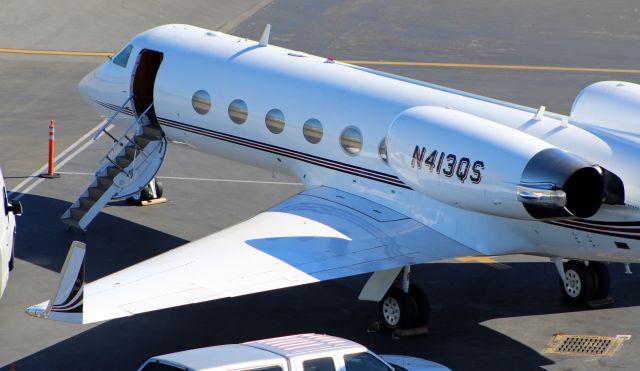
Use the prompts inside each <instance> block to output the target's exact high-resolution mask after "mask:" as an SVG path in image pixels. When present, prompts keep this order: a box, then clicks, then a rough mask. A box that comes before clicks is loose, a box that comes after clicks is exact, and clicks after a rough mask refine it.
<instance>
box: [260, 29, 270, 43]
mask: <svg viewBox="0 0 640 371" xmlns="http://www.w3.org/2000/svg"><path fill="white" fill-rule="evenodd" d="M270 32H271V25H270V24H268V25H267V26H266V27H265V28H264V31H262V37H260V46H267V45H269V33H270Z"/></svg>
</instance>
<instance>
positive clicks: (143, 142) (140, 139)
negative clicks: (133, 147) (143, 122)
mask: <svg viewBox="0 0 640 371" xmlns="http://www.w3.org/2000/svg"><path fill="white" fill-rule="evenodd" d="M158 139H160V138H154V137H150V136H148V135H144V134H143V135H136V136H135V137H134V138H133V141H134V142H136V144H137V145H139V146H140V147H142V148H144V147H146V146H147V144H149V143H150V142H153V141H154V140H158Z"/></svg>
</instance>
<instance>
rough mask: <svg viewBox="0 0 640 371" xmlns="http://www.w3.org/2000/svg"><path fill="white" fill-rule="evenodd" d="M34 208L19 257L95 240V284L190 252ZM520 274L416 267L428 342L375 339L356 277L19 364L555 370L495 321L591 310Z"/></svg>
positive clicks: (101, 331)
mask: <svg viewBox="0 0 640 371" xmlns="http://www.w3.org/2000/svg"><path fill="white" fill-rule="evenodd" d="M23 203H24V205H25V210H26V213H25V215H24V217H23V218H22V219H21V220H20V228H21V232H22V233H19V237H18V238H19V240H18V244H19V246H21V248H20V249H18V250H17V251H16V252H17V256H18V257H19V258H21V259H24V260H27V261H30V262H32V263H35V264H38V265H41V266H44V267H46V268H48V269H53V270H59V269H60V267H61V266H62V263H63V261H64V257H65V254H66V252H67V247H68V244H69V242H70V241H71V240H73V239H80V240H85V241H86V242H87V243H88V245H89V246H90V249H89V250H88V253H89V259H88V262H87V274H88V275H87V279H88V281H91V280H93V279H96V278H98V277H101V276H104V275H106V274H109V273H112V272H114V271H117V270H119V269H122V268H124V267H126V266H128V265H131V264H134V263H136V262H138V261H141V260H144V259H147V258H150V257H152V256H155V255H157V254H159V253H162V252H164V251H166V250H168V249H171V248H173V247H175V246H178V245H181V244H183V243H185V242H186V241H184V240H181V239H179V238H176V237H174V236H170V235H167V234H165V233H162V232H160V231H157V230H153V229H151V228H147V227H144V226H141V225H138V224H136V223H132V222H129V221H126V220H123V219H120V218H117V217H113V216H109V215H108V214H102V215H101V216H99V217H98V219H97V220H96V221H95V223H97V224H98V223H99V224H100V228H95V229H94V230H92V231H90V233H88V234H86V235H85V236H82V235H80V234H78V233H75V234H74V233H70V232H69V231H68V230H67V229H66V228H64V227H63V226H61V225H60V224H59V223H58V222H57V218H58V217H59V215H61V213H62V212H63V211H64V210H65V209H66V207H68V203H67V202H64V201H60V200H54V199H50V198H46V197H39V196H30V195H29V196H25V197H24V198H23ZM29 210H31V211H29ZM34 210H40V211H39V212H35V211H34ZM52 221H53V222H52ZM48 223H53V224H54V225H51V224H48ZM43 225H44V226H45V227H43ZM111 231H119V232H118V233H114V232H111ZM131 236H135V238H131ZM44 261H46V262H47V264H43V262H44ZM510 265H511V267H512V268H511V269H507V270H495V269H492V268H491V267H489V266H487V265H483V264H468V263H467V264H428V265H422V266H417V267H415V268H414V269H413V270H412V279H413V282H414V283H416V284H419V285H420V286H422V287H424V288H425V289H426V290H427V292H428V293H429V298H430V300H431V305H432V314H431V323H430V333H429V334H427V335H425V336H417V337H409V338H403V339H400V340H393V339H391V336H390V333H388V332H384V331H383V332H380V333H367V331H366V329H367V328H368V327H369V325H370V324H371V323H372V322H374V321H375V320H376V305H375V304H373V303H365V302H359V301H357V300H356V298H357V296H358V294H359V291H360V289H361V287H362V285H363V284H364V283H365V282H366V279H367V276H356V277H351V278H346V279H341V280H335V281H328V282H324V283H319V284H312V285H306V286H301V287H293V288H289V289H283V290H275V291H271V292H265V293H259V294H253V295H248V296H244V297H238V298H229V299H223V300H218V301H213V302H207V303H201V304H196V305H189V306H185V307H179V308H171V309H167V310H162V311H157V312H152V313H146V314H141V315H137V316H134V317H129V318H122V319H117V320H113V321H110V322H106V323H104V324H102V325H100V326H97V327H95V328H92V329H90V330H87V331H85V332H83V333H81V334H79V335H76V336H74V337H71V338H69V339H67V340H64V341H62V342H60V343H58V344H55V345H53V346H51V347H49V348H47V349H44V350H42V351H39V352H37V353H34V354H32V355H30V356H28V357H26V358H24V359H22V360H20V361H18V362H17V368H18V369H28V370H31V369H48V370H76V369H77V370H85V369H92V370H112V369H123V370H124V369H135V368H136V367H138V366H139V365H140V364H141V363H142V362H143V361H144V360H145V359H147V358H149V357H150V356H153V355H157V354H163V353H170V352H175V351H180V350H185V349H192V348H197V347H203V346H210V345H219V344H227V343H236V342H243V341H247V340H253V339H260V338H267V337H274V336H280V335H287V334H293V333H303V332H320V333H328V334H332V335H337V336H342V337H345V338H348V339H351V340H354V341H357V342H360V343H362V344H364V345H366V346H368V347H370V348H371V349H373V350H374V351H376V352H378V353H395V354H407V355H413V356H418V357H423V358H427V359H431V360H434V361H437V362H441V363H443V364H445V365H447V366H449V367H451V368H452V369H455V370H476V369H478V367H479V365H481V366H482V367H481V368H482V369H497V370H499V369H512V368H513V365H518V366H517V367H518V369H519V370H539V369H541V367H542V366H545V365H550V364H553V362H552V361H551V360H550V359H548V358H546V357H543V356H541V355H540V354H539V353H538V352H537V351H536V350H535V349H531V348H530V347H528V346H526V345H524V344H522V343H520V342H518V341H517V340H514V339H513V338H510V337H509V336H506V335H504V334H502V333H500V332H497V331H494V330H492V329H490V328H488V327H486V326H484V325H483V322H485V321H488V320H492V319H500V318H508V317H519V316H529V315H544V314H557V313H565V312H572V311H585V310H587V309H585V308H582V307H570V306H567V305H566V304H563V303H562V302H561V301H560V300H559V290H558V287H557V285H558V283H557V273H556V272H555V270H554V267H553V265H552V264H550V263H546V264H545V263H514V264H510ZM239 269H241V268H240V267H239ZM611 273H612V282H613V285H614V286H613V289H612V294H613V295H614V297H616V299H617V301H616V302H615V303H614V304H613V305H612V306H609V308H611V307H614V308H615V307H628V306H636V305H640V297H639V296H638V295H632V294H633V292H637V290H634V288H637V287H638V286H639V285H640V282H638V280H640V278H638V277H637V275H633V276H628V275H625V274H624V273H623V268H622V267H621V266H619V265H612V269H611ZM34 320H35V319H34ZM550 335H551V334H550Z"/></svg>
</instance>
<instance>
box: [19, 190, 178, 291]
mask: <svg viewBox="0 0 640 371" xmlns="http://www.w3.org/2000/svg"><path fill="white" fill-rule="evenodd" d="M20 201H21V202H22V205H23V207H24V215H22V216H20V217H19V219H18V221H17V225H18V234H17V239H16V250H15V254H16V257H17V258H18V259H22V260H25V261H27V262H30V263H32V264H36V265H38V266H40V267H42V268H46V269H50V270H53V271H55V272H59V271H60V270H61V269H62V265H63V264H64V260H65V258H66V256H67V252H68V251H69V245H70V244H71V242H72V241H73V240H78V241H82V242H84V243H86V244H87V269H86V278H87V281H93V280H95V279H97V278H99V277H103V276H105V275H107V274H109V273H113V272H116V271H118V270H120V269H123V268H126V267H128V266H130V265H132V264H135V263H138V262H140V261H143V260H146V259H148V258H150V257H152V256H155V255H158V254H161V253H163V252H165V251H167V250H170V249H172V248H175V247H177V246H180V245H183V244H185V243H187V242H188V241H186V240H183V239H181V238H178V237H175V236H172V235H169V234H166V233H163V232H161V231H158V230H156V229H153V228H149V227H146V226H144V225H141V224H138V223H134V222H131V221H128V220H126V219H122V218H118V217H115V216H112V215H109V214H107V213H100V214H98V216H97V217H96V219H94V221H93V222H92V225H90V227H89V231H88V232H87V233H81V232H80V231H78V230H70V229H69V228H67V226H66V225H64V224H63V223H62V221H61V220H60V216H61V215H62V214H63V213H64V212H65V211H66V210H67V208H68V207H69V206H70V204H69V202H67V201H63V200H58V199H54V198H49V197H43V196H37V195H30V194H25V195H24V196H23V197H22V198H21V200H20ZM118 205H119V206H118V207H126V206H123V205H125V204H124V203H118ZM132 207H133V206H132ZM92 227H95V228H92Z"/></svg>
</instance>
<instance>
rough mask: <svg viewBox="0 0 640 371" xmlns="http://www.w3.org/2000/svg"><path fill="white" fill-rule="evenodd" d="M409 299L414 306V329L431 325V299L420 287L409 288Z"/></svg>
mask: <svg viewBox="0 0 640 371" xmlns="http://www.w3.org/2000/svg"><path fill="white" fill-rule="evenodd" d="M409 297H410V298H411V300H412V301H413V304H414V313H415V316H414V318H413V323H412V326H413V327H419V326H426V325H427V323H429V318H430V317H431V306H430V305H429V298H428V297H427V294H425V293H424V290H422V289H421V288H420V287H419V286H416V285H410V286H409Z"/></svg>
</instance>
